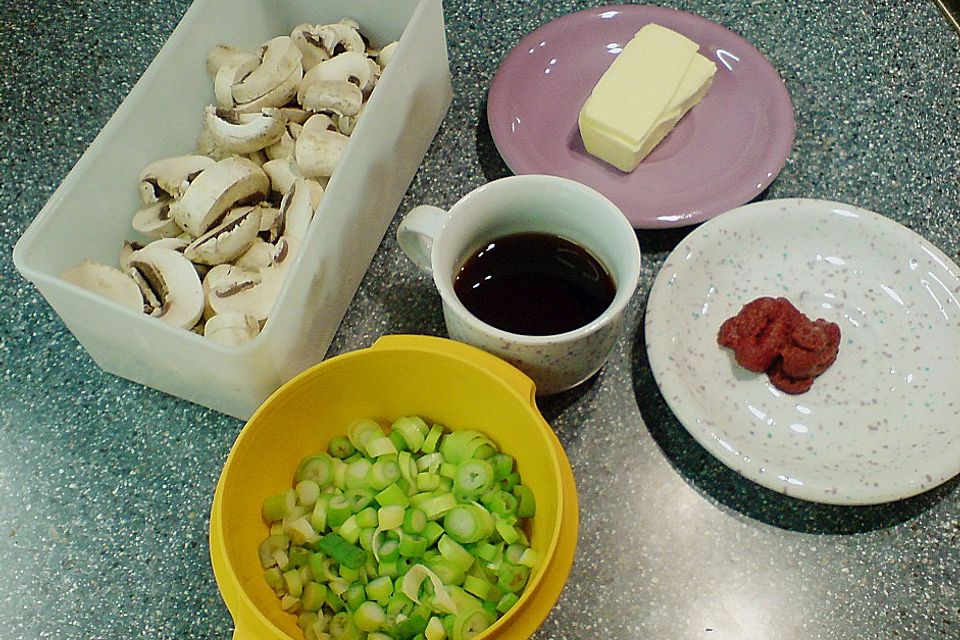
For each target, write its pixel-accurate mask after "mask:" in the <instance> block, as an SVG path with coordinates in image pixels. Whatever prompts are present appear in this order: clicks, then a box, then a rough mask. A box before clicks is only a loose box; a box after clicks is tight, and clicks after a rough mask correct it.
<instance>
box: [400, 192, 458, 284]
mask: <svg viewBox="0 0 960 640" xmlns="http://www.w3.org/2000/svg"><path fill="white" fill-rule="evenodd" d="M449 219H450V212H449V211H446V210H445V209H441V208H440V207H434V206H432V205H429V204H422V205H420V206H418V207H414V208H413V209H411V210H410V212H409V213H408V214H407V215H406V216H404V218H403V220H401V221H400V226H399V227H397V244H399V245H400V248H401V249H403V252H404V253H405V254H407V257H408V258H410V259H411V260H412V261H413V262H414V264H416V265H417V266H418V267H420V268H421V269H423V270H424V271H427V272H429V271H431V269H430V255H431V252H432V251H433V242H434V240H436V238H437V235H438V234H439V233H440V231H441V230H442V229H443V226H444V225H445V224H446V223H447V220H449Z"/></svg>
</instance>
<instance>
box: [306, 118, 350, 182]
mask: <svg viewBox="0 0 960 640" xmlns="http://www.w3.org/2000/svg"><path fill="white" fill-rule="evenodd" d="M321 118H325V119H323V120H321ZM331 126H333V125H332V121H330V118H327V117H325V116H323V114H319V115H316V116H314V117H312V118H310V119H309V120H307V122H306V124H304V125H303V131H301V132H300V136H299V137H298V138H297V144H296V147H295V148H294V159H295V160H296V163H297V168H298V169H299V170H300V173H301V174H303V176H304V177H306V178H320V177H329V176H332V175H333V170H334V168H335V167H336V166H337V163H339V162H340V156H342V155H343V151H344V149H346V147H347V143H348V142H349V141H350V138H348V137H347V136H345V135H343V134H342V133H340V132H339V131H337V130H336V129H335V127H334V130H333V131H331V130H330V127H331Z"/></svg>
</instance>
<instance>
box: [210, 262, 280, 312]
mask: <svg viewBox="0 0 960 640" xmlns="http://www.w3.org/2000/svg"><path fill="white" fill-rule="evenodd" d="M274 251H275V250H274ZM270 264H273V258H272V256H271V260H270ZM260 280H261V277H260V273H259V271H254V270H248V269H244V268H241V267H237V266H234V265H229V264H218V265H217V266H215V267H213V268H212V269H210V271H208V272H207V275H206V276H204V278H203V296H204V307H203V317H204V318H206V319H208V320H209V319H210V318H212V317H213V316H214V315H216V314H217V311H216V310H215V309H214V308H213V307H212V306H211V304H210V303H211V301H212V300H213V298H214V296H215V295H221V296H224V297H230V296H233V295H236V294H237V293H239V292H241V291H245V290H246V289H250V288H253V287H254V286H256V285H257V284H259V283H260Z"/></svg>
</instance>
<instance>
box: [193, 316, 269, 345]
mask: <svg viewBox="0 0 960 640" xmlns="http://www.w3.org/2000/svg"><path fill="white" fill-rule="evenodd" d="M259 333H260V323H258V322H257V321H256V320H255V319H254V318H252V317H251V316H249V315H247V314H245V313H238V312H232V313H218V314H217V315H215V316H213V317H212V318H210V319H209V320H207V322H206V324H205V325H204V328H203V335H204V336H205V337H207V338H210V339H211V340H213V341H214V342H216V343H217V344H222V345H224V346H226V347H236V346H238V345H241V344H244V343H246V342H250V341H251V340H253V339H254V338H256V337H257V335H259Z"/></svg>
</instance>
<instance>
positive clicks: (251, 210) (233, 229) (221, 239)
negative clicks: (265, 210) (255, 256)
mask: <svg viewBox="0 0 960 640" xmlns="http://www.w3.org/2000/svg"><path fill="white" fill-rule="evenodd" d="M238 209H239V211H240V213H234V212H236V211H238ZM260 211H261V210H260V207H249V206H248V207H238V208H237V209H233V210H232V211H231V213H234V215H231V216H229V218H228V219H226V221H225V222H223V223H222V224H219V225H217V226H216V227H214V228H212V229H210V230H209V231H207V232H206V233H205V234H203V235H202V236H200V237H199V238H197V239H196V240H194V241H193V242H192V243H190V244H189V245H188V246H187V247H186V248H185V249H184V250H183V255H184V256H186V257H187V258H188V259H189V260H190V261H191V262H198V263H200V264H209V265H215V264H223V263H224V262H230V261H231V260H233V259H234V258H236V257H237V256H239V255H241V254H243V253H244V252H245V251H246V250H247V249H249V248H250V245H251V244H253V241H254V240H256V239H257V234H258V233H259V232H260ZM225 218H227V217H226V216H225Z"/></svg>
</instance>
